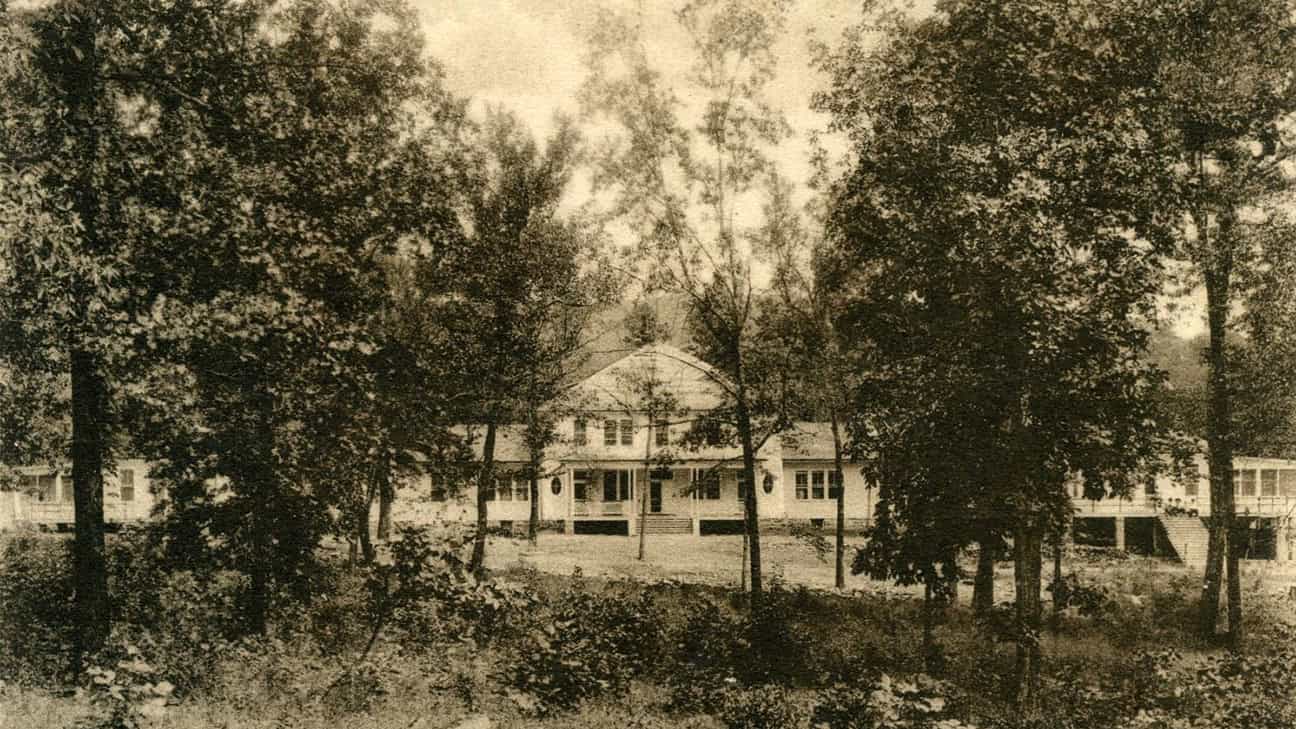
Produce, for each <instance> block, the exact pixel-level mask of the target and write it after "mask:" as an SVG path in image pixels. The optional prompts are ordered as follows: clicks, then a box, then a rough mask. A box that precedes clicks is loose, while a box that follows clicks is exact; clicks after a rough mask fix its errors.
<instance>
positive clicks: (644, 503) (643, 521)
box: [638, 390, 657, 562]
mask: <svg viewBox="0 0 1296 729" xmlns="http://www.w3.org/2000/svg"><path fill="white" fill-rule="evenodd" d="M651 395H652V391H651V390H649V396H650V397H651ZM656 417H657V414H656V412H654V411H651V410H650V411H649V413H648V437H647V438H645V439H644V485H643V488H641V489H639V500H640V504H639V556H638V559H639V561H640V562H642V561H644V556H645V554H646V552H647V544H646V540H647V539H648V537H647V533H648V530H647V529H645V527H646V526H647V525H648V497H649V496H650V495H651V494H650V493H649V492H650V491H652V442H653V426H654V423H653V420H654V419H655V418H656Z"/></svg>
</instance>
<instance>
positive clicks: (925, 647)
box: [922, 575, 943, 676]
mask: <svg viewBox="0 0 1296 729" xmlns="http://www.w3.org/2000/svg"><path fill="white" fill-rule="evenodd" d="M935 580H936V578H935V576H931V575H929V576H928V577H927V578H926V579H925V580H924V581H923V605H922V641H923V642H922V652H923V670H924V671H926V672H927V673H928V674H929V675H932V676H938V675H940V674H941V672H942V670H943V667H942V666H941V660H940V648H939V647H938V646H937V645H936V596H935V595H934V594H933V592H934V589H933V583H934V582H935Z"/></svg>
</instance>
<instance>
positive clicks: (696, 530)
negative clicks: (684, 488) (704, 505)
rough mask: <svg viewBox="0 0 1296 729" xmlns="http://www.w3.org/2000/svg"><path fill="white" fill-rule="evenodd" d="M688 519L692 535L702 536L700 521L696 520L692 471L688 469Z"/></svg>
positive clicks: (695, 492) (695, 491)
mask: <svg viewBox="0 0 1296 729" xmlns="http://www.w3.org/2000/svg"><path fill="white" fill-rule="evenodd" d="M688 474H689V521H691V522H693V536H695V537H700V536H702V522H701V521H699V520H698V510H697V489H695V488H694V487H693V471H692V469H689V471H688Z"/></svg>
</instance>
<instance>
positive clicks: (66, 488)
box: [61, 474, 76, 504]
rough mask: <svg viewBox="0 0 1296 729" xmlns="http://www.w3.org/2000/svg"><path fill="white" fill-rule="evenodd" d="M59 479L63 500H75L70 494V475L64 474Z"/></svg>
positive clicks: (70, 501) (67, 501)
mask: <svg viewBox="0 0 1296 729" xmlns="http://www.w3.org/2000/svg"><path fill="white" fill-rule="evenodd" d="M61 480H62V481H63V501H65V502H66V503H69V504H70V503H72V502H73V501H75V500H76V496H74V495H73V494H72V477H71V476H70V475H68V474H64V475H63V477H62V479H61Z"/></svg>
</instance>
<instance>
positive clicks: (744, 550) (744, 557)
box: [738, 529, 747, 592]
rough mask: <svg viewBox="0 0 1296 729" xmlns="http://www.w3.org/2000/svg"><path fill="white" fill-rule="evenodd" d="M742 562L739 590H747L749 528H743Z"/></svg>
mask: <svg viewBox="0 0 1296 729" xmlns="http://www.w3.org/2000/svg"><path fill="white" fill-rule="evenodd" d="M739 561H740V562H742V567H741V569H739V570H738V591H739V592H747V530H746V529H744V530H743V535H742V558H741V559H740V560H739Z"/></svg>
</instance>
